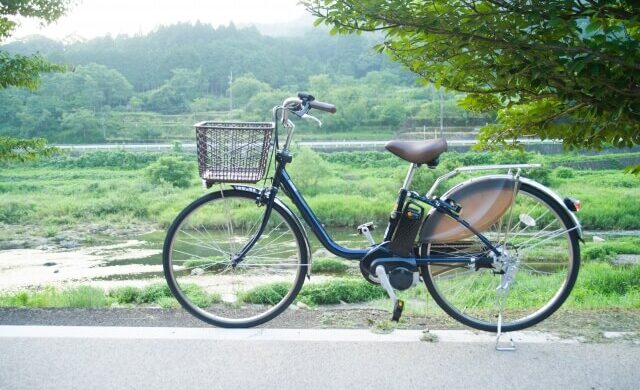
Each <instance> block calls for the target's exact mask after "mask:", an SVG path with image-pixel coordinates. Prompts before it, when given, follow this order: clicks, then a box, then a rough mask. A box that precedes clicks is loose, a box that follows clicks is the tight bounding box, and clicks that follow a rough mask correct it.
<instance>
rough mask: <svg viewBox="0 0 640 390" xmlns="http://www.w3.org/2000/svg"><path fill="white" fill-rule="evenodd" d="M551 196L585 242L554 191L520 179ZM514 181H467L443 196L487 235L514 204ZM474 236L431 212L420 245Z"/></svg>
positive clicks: (506, 178)
mask: <svg viewBox="0 0 640 390" xmlns="http://www.w3.org/2000/svg"><path fill="white" fill-rule="evenodd" d="M518 180H519V181H520V182H521V183H526V184H528V185H530V186H532V187H534V188H536V189H538V190H540V191H542V192H544V193H546V194H548V195H549V196H550V197H551V198H552V199H553V200H554V201H555V202H556V203H557V204H558V205H559V206H560V207H562V208H563V209H564V210H565V211H566V212H567V213H568V214H569V215H570V217H571V219H572V221H573V223H574V224H575V226H576V227H577V231H578V235H579V237H580V238H582V228H581V226H580V222H579V221H578V219H577V218H576V216H575V215H574V214H573V213H572V212H571V211H570V210H569V209H568V208H567V206H566V205H565V204H564V202H563V201H562V199H561V198H560V196H558V195H557V194H556V193H555V192H553V191H552V190H551V189H549V188H547V187H545V186H543V185H542V184H540V183H537V182H535V181H533V180H530V179H527V178H523V177H521V178H519V179H518ZM514 189H515V179H514V177H513V175H489V176H482V177H478V178H473V179H469V180H467V181H464V182H462V183H460V184H458V185H456V186H454V187H453V188H451V189H450V190H448V191H447V192H446V193H445V194H443V195H442V196H441V198H442V199H451V200H453V201H455V202H456V203H458V204H459V205H461V206H462V211H461V213H460V217H461V218H462V219H464V220H466V221H467V222H469V224H470V225H471V226H472V227H473V228H474V229H476V230H477V231H480V232H481V231H484V230H485V229H487V228H489V227H490V226H491V225H493V224H494V223H495V222H497V221H498V220H499V219H500V218H501V217H502V216H503V215H504V213H505V212H506V211H507V210H509V207H510V205H511V202H512V200H513V191H514ZM472 235H473V233H472V232H471V231H470V230H469V229H467V228H465V227H464V226H463V225H462V224H460V223H458V222H457V221H455V220H454V219H452V218H450V217H448V216H446V215H445V214H443V213H441V212H439V211H436V210H435V209H431V211H429V213H428V215H427V218H426V219H425V221H424V223H423V225H422V228H421V230H420V241H421V242H434V243H447V242H454V241H459V240H462V239H465V238H468V237H471V236H472Z"/></svg>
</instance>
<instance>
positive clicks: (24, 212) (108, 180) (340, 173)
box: [0, 150, 640, 237]
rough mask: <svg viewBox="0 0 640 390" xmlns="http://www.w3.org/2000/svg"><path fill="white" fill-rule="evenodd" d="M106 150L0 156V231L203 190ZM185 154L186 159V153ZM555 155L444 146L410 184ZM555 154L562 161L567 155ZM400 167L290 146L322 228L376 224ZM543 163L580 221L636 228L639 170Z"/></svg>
mask: <svg viewBox="0 0 640 390" xmlns="http://www.w3.org/2000/svg"><path fill="white" fill-rule="evenodd" d="M113 154H114V156H111V155H109V154H108V153H107V154H105V153H101V154H99V155H95V156H94V155H93V154H91V153H87V154H85V155H82V156H80V157H78V158H76V159H75V160H73V159H72V158H71V157H65V160H64V163H61V162H60V161H58V162H55V161H54V162H49V161H48V160H43V161H41V162H38V163H27V164H11V165H5V166H4V167H3V168H2V170H1V171H0V193H2V196H1V197H0V231H3V226H2V225H6V227H7V229H9V228H11V227H19V226H25V225H29V226H30V229H29V231H30V234H32V235H39V236H41V237H51V236H52V235H55V234H57V232H59V231H64V230H65V229H67V228H72V227H75V226H77V225H83V224H84V225H86V224H95V225H102V226H107V227H109V228H116V229H117V228H126V227H128V226H131V225H154V226H156V227H158V228H160V229H166V228H167V227H168V226H169V224H170V223H171V222H172V221H173V219H174V218H175V217H176V215H177V214H178V212H179V211H180V210H182V209H183V208H184V207H185V206H186V205H187V204H189V203H190V202H191V201H193V200H194V199H196V198H198V197H199V196H201V195H203V194H204V193H205V191H204V190H203V189H202V187H201V183H200V182H199V180H198V179H197V178H195V177H194V178H193V179H192V180H190V181H189V186H188V188H185V189H180V188H175V187H174V186H172V185H171V184H167V183H160V182H154V181H153V180H152V179H151V178H149V177H148V176H146V175H145V173H144V172H145V168H144V167H145V166H146V165H145V164H147V165H148V164H149V163H151V162H152V161H155V160H154V158H155V157H152V156H147V155H145V156H142V157H140V158H138V157H131V156H130V155H135V154H133V153H129V154H127V153H125V152H115V153H113ZM615 156H617V155H609V157H610V158H615ZM156 157H157V156H156ZM186 158H187V160H189V159H192V160H193V161H195V156H189V157H186ZM562 158H563V157H562V156H557V155H553V156H545V157H542V156H538V155H534V156H529V155H525V157H524V158H521V157H518V156H516V157H513V156H510V155H509V156H507V155H504V156H503V155H499V154H490V153H450V154H447V155H446V156H445V157H443V161H442V163H441V164H440V167H438V168H437V169H435V170H427V169H421V170H420V171H419V172H418V173H417V175H416V178H415V181H414V185H413V189H414V190H416V191H418V192H420V193H423V192H425V191H426V190H427V189H428V187H429V186H430V184H431V183H432V182H433V180H434V179H435V178H436V177H437V176H438V175H440V174H443V173H444V172H446V171H447V170H448V169H450V168H452V167H455V166H459V165H460V164H477V163H492V162H504V161H503V160H510V159H511V160H513V161H515V160H518V161H520V160H523V161H533V160H536V159H537V160H540V161H543V162H544V161H555V162H558V161H561V159H562ZM564 158H566V159H569V160H571V159H574V158H575V156H572V155H569V156H565V157H564ZM589 158H591V157H589ZM514 159H515V160H514ZM122 161H124V162H122ZM56 164H57V165H56ZM405 172H406V163H405V162H403V161H402V160H400V159H399V158H397V157H395V156H393V155H391V154H390V153H378V152H351V153H333V154H318V153H314V152H312V151H309V150H302V151H300V150H299V151H294V161H293V163H292V164H291V165H290V173H291V175H292V177H293V178H294V180H297V182H298V184H299V187H300V190H301V192H302V193H303V194H305V196H306V198H307V201H308V203H309V204H310V205H311V207H312V208H313V209H314V211H315V212H316V214H317V215H318V217H319V218H320V219H321V220H322V222H323V223H324V224H325V225H327V226H329V227H331V226H336V227H340V226H342V227H355V226H357V225H359V224H360V223H362V222H366V221H374V222H375V223H376V224H378V225H379V226H384V225H385V223H386V221H387V219H388V215H389V212H390V210H391V209H392V208H393V205H394V201H395V197H396V195H397V191H398V188H399V187H400V185H401V183H402V180H403V178H404V175H405ZM545 172H546V173H545V174H544V175H541V176H540V177H541V178H542V179H544V180H545V181H546V182H548V185H549V186H551V187H552V188H553V189H554V190H555V191H556V192H558V193H559V194H560V195H561V196H563V197H564V196H573V197H576V198H578V199H580V200H581V202H582V206H583V208H582V210H581V211H580V213H579V214H578V217H579V219H580V220H581V222H582V224H583V227H584V229H586V230H620V229H640V177H637V176H633V175H630V174H625V173H623V172H622V171H619V170H603V171H589V170H577V169H570V168H563V167H559V168H556V169H554V170H547V171H545ZM531 173H534V171H532V172H531ZM465 178H466V177H465V176H464V175H460V176H458V177H456V178H453V179H451V180H449V181H447V182H445V183H444V184H443V185H442V187H441V189H442V191H444V190H446V189H447V188H449V187H451V186H452V185H455V184H456V183H458V182H460V181H461V180H464V179H465ZM260 185H261V183H258V184H257V186H260ZM246 218H247V219H251V218H253V216H251V215H247V216H246ZM4 236H5V237H6V236H8V234H4Z"/></svg>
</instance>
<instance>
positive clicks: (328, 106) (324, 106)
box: [309, 100, 337, 114]
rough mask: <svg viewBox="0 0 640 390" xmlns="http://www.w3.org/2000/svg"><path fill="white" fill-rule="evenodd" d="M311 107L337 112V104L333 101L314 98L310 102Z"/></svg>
mask: <svg viewBox="0 0 640 390" xmlns="http://www.w3.org/2000/svg"><path fill="white" fill-rule="evenodd" d="M309 107H311V108H315V109H316V110H320V111H325V112H330V113H332V114H335V113H336V111H337V110H336V106H334V105H333V104H331V103H324V102H319V101H317V100H312V101H310V102H309Z"/></svg>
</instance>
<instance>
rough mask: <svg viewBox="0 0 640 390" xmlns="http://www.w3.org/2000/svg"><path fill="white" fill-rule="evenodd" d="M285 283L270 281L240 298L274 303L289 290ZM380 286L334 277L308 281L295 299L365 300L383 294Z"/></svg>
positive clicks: (319, 302) (319, 301) (323, 302)
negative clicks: (324, 280)
mask: <svg viewBox="0 0 640 390" xmlns="http://www.w3.org/2000/svg"><path fill="white" fill-rule="evenodd" d="M289 288H290V285H288V284H286V283H271V284H267V285H262V286H258V287H255V288H253V289H251V290H250V291H247V292H246V293H245V294H243V295H242V297H241V300H242V301H243V302H247V303H256V304H271V305H272V304H275V303H277V302H279V301H280V300H281V299H282V298H283V297H284V296H285V294H286V293H287V291H289ZM385 294H386V293H385V292H384V290H383V289H382V288H381V287H378V286H374V285H372V284H371V283H368V282H366V281H364V280H362V279H350V278H336V279H333V280H330V281H326V282H322V283H308V284H306V285H304V287H303V289H302V290H301V291H300V294H298V297H297V300H299V301H301V302H304V303H306V304H310V305H327V304H338V303H341V302H345V303H357V302H367V301H372V300H376V299H380V298H382V297H384V296H385Z"/></svg>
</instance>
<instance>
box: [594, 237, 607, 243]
mask: <svg viewBox="0 0 640 390" xmlns="http://www.w3.org/2000/svg"><path fill="white" fill-rule="evenodd" d="M604 241H605V240H604V238H602V237H599V236H593V242H604Z"/></svg>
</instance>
